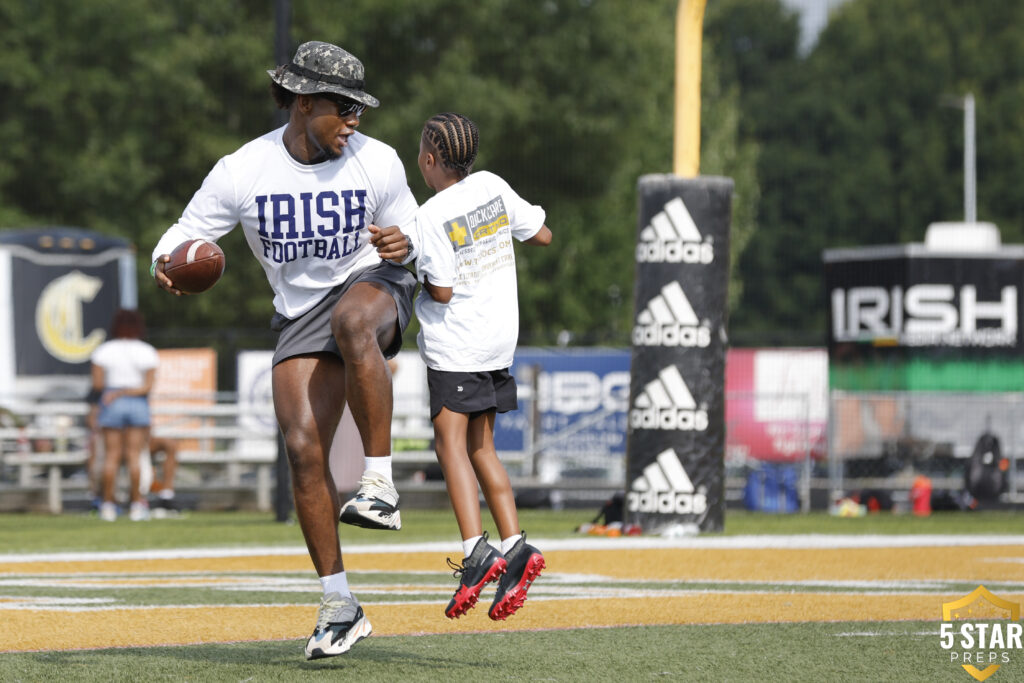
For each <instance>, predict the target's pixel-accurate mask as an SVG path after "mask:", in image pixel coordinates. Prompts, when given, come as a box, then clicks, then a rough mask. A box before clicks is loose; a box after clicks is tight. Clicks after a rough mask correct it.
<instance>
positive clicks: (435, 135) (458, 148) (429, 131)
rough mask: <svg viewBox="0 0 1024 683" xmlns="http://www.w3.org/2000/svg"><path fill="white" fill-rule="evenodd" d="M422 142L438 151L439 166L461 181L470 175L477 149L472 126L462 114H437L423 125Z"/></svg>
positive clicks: (478, 137) (478, 143) (477, 140)
mask: <svg viewBox="0 0 1024 683" xmlns="http://www.w3.org/2000/svg"><path fill="white" fill-rule="evenodd" d="M423 139H424V140H425V141H426V142H428V143H430V145H431V146H432V147H433V148H434V149H435V150H436V151H437V154H438V156H439V157H440V159H441V164H442V165H443V166H444V167H445V168H450V169H451V170H452V171H454V172H455V175H456V176H458V178H459V179H460V180H461V179H462V178H465V177H466V176H468V175H469V172H470V171H471V170H472V169H473V162H474V161H476V152H477V148H478V147H479V146H480V134H479V132H478V131H477V128H476V124H475V123H473V122H472V121H471V120H469V119H468V118H466V117H465V116H463V115H462V114H454V113H452V112H445V113H444V114H438V115H436V116H432V117H431V118H430V119H428V120H427V122H426V124H424V126H423Z"/></svg>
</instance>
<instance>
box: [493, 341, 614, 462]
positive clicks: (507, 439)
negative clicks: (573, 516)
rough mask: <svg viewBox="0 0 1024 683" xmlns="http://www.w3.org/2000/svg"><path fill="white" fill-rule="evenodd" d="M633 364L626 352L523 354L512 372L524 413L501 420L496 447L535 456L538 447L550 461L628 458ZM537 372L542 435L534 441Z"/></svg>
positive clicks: (505, 415) (529, 350) (542, 351)
mask: <svg viewBox="0 0 1024 683" xmlns="http://www.w3.org/2000/svg"><path fill="white" fill-rule="evenodd" d="M629 363H630V351H629V350H626V349H578V348H576V349H565V350H561V349H539V348H530V347H524V348H521V349H518V350H517V351H516V356H515V362H514V363H513V365H512V369H511V372H512V374H513V376H514V377H515V378H516V383H517V384H518V385H519V396H520V402H519V410H516V411H513V412H509V413H503V414H499V415H498V416H497V419H496V420H495V427H494V442H495V446H496V447H497V449H498V450H499V451H529V450H531V446H532V445H533V444H535V445H536V447H537V450H538V451H539V452H540V453H541V455H542V456H544V457H545V458H548V457H556V458H562V459H565V458H570V459H571V457H573V456H586V457H587V458H590V459H594V458H595V457H596V458H597V459H601V458H602V457H604V458H607V457H616V458H621V457H623V456H624V455H625V452H626V429H627V420H628V417H627V413H628V408H629V381H630V377H629ZM535 371H536V372H538V373H539V375H538V377H537V381H536V386H537V387H538V394H539V395H538V397H537V401H538V403H537V406H536V408H537V410H538V411H539V414H538V418H539V420H538V424H539V429H538V433H537V434H535V435H534V434H531V433H530V430H529V419H530V414H531V412H532V411H533V410H534V405H533V403H532V401H533V398H532V396H531V388H532V386H533V382H532V379H531V378H532V377H533V374H534V372H535ZM531 441H532V444H531V443H530V442H531ZM621 476H622V474H621V473H620V474H619V477H621Z"/></svg>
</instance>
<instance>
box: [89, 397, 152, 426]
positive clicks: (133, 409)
mask: <svg viewBox="0 0 1024 683" xmlns="http://www.w3.org/2000/svg"><path fill="white" fill-rule="evenodd" d="M96 424H98V425H99V426H100V427H107V428H109V429H124V428H125V427H148V426H149V399H148V398H146V397H145V396H121V397H119V398H115V399H114V400H113V401H111V402H110V403H106V404H104V403H102V402H100V413H99V415H97V416H96Z"/></svg>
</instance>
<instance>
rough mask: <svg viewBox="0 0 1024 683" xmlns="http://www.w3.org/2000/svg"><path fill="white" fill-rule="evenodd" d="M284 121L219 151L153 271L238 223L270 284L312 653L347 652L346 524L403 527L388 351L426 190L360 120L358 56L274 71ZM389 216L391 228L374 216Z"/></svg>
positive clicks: (357, 619) (314, 47)
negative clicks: (335, 448)
mask: <svg viewBox="0 0 1024 683" xmlns="http://www.w3.org/2000/svg"><path fill="white" fill-rule="evenodd" d="M268 73H269V75H270V77H271V80H272V81H273V83H272V85H271V88H272V90H273V94H274V99H275V101H276V102H277V104H278V106H279V107H280V108H282V109H286V110H287V111H288V113H289V120H288V124H287V125H286V126H284V127H283V128H279V129H277V130H275V131H272V132H270V133H267V134H266V135H264V136H262V137H260V138H257V139H255V140H253V141H251V142H249V143H247V144H245V145H243V146H242V147H241V148H240V149H239V150H238V151H236V152H234V153H233V154H229V155H228V156H226V157H224V158H222V159H221V160H220V161H218V162H217V164H216V166H214V168H213V170H212V171H211V172H210V174H209V175H208V176H207V177H206V180H205V181H204V182H203V185H202V187H201V188H200V189H199V191H198V192H196V194H195V196H194V197H193V198H192V201H191V202H189V204H188V206H187V207H186V208H185V211H184V213H183V214H182V216H181V218H180V219H179V220H178V222H177V223H176V224H175V225H173V226H172V227H171V228H170V229H168V231H167V232H166V233H165V234H164V236H163V237H162V238H161V240H160V241H159V243H158V244H157V245H156V248H155V249H154V250H153V260H154V270H155V277H156V280H157V283H158V284H159V286H160V287H162V288H163V289H166V290H168V291H170V292H172V293H174V294H178V295H180V294H181V292H180V291H179V290H177V289H176V288H175V287H174V283H173V282H172V281H171V280H170V279H169V278H168V277H167V275H166V274H165V272H164V267H165V264H166V262H167V261H168V260H169V258H170V257H169V256H168V254H169V253H170V252H171V251H173V249H174V248H175V247H176V246H177V245H179V244H181V243H182V242H184V241H185V240H188V239H194V238H203V239H209V240H216V239H217V238H219V237H221V236H223V235H224V234H226V233H227V232H229V231H230V230H232V229H233V228H234V227H235V226H236V225H238V224H241V226H242V230H243V232H244V233H245V239H246V241H247V242H248V243H249V247H250V249H251V250H252V252H253V254H254V255H255V256H256V258H257V260H259V262H260V264H261V265H262V266H263V270H264V271H265V272H266V275H267V279H268V281H269V282H270V285H271V287H272V288H273V290H274V307H275V308H276V310H277V314H276V315H275V316H274V319H273V321H272V322H271V327H272V328H273V329H275V330H277V331H279V332H280V336H279V339H278V343H277V350H276V351H275V353H274V369H273V393H274V408H275V411H276V414H277V419H278V422H279V423H280V426H281V430H282V432H283V434H284V437H285V443H286V446H287V450H288V460H289V464H290V466H291V472H292V482H293V491H294V495H295V510H296V514H297V516H298V519H299V524H300V526H301V527H302V533H303V535H304V536H305V539H306V545H307V547H308V548H309V553H310V557H311V559H312V561H313V565H314V567H315V568H316V571H317V573H318V574H319V576H320V581H321V584H322V586H323V593H324V595H323V599H322V601H321V604H320V612H319V617H318V619H317V626H316V629H315V630H314V632H313V635H312V636H311V637H310V638H309V640H308V642H307V643H306V656H307V658H309V659H317V658H320V657H331V656H334V655H339V654H342V653H344V652H347V651H348V649H349V648H350V647H351V646H352V645H353V644H355V643H356V642H357V641H359V640H361V639H362V638H364V637H366V636H368V635H369V634H370V632H371V626H370V622H369V621H368V620H367V619H366V618H365V616H364V615H363V610H362V608H361V607H360V606H359V603H358V601H357V600H356V599H355V598H354V597H353V596H352V594H351V591H350V590H349V587H348V579H347V577H346V574H345V571H344V566H343V564H342V557H341V545H340V543H339V540H338V530H337V523H338V519H339V516H340V517H341V519H342V521H345V522H349V523H352V524H357V525H359V526H366V527H371V528H384V529H398V528H400V527H401V517H400V515H399V511H398V493H397V491H396V490H395V488H394V484H393V482H392V479H391V455H390V454H391V412H392V389H391V375H390V373H389V371H388V367H387V363H386V360H385V359H386V358H390V357H391V356H394V355H395V354H396V353H397V352H398V350H399V348H401V345H402V332H403V331H404V330H405V327H406V325H407V324H408V322H409V317H410V315H411V310H412V294H413V290H414V289H415V286H416V281H415V278H414V277H413V275H412V274H411V273H410V272H409V271H408V270H406V269H405V268H403V267H401V265H398V264H402V263H407V262H409V261H411V260H412V258H414V256H415V254H414V252H413V243H412V240H410V239H409V238H408V237H407V236H406V234H404V233H403V230H402V229H403V228H404V229H405V230H406V231H408V230H409V229H410V227H411V226H412V225H413V217H414V213H415V211H416V208H417V207H416V201H415V199H414V198H413V196H412V193H411V192H410V190H409V186H408V182H407V180H406V176H405V170H404V168H403V166H402V162H401V160H400V159H399V158H398V154H397V153H396V152H395V150H394V149H392V148H391V147H389V146H388V145H385V144H384V143H382V142H379V141H378V140H374V139H373V138H370V137H367V136H365V135H363V134H362V133H359V132H357V130H356V128H357V127H358V126H359V122H360V116H361V115H362V114H363V111H364V110H365V109H366V107H376V106H378V105H379V104H380V103H379V102H378V100H377V99H376V98H375V97H373V96H372V95H370V94H369V93H367V92H366V91H365V83H364V72H363V65H362V63H361V62H360V61H359V60H358V59H356V58H355V57H354V56H352V55H351V54H349V53H348V52H346V51H345V50H342V49H341V48H339V47H337V46H335V45H331V44H329V43H322V42H316V41H313V42H308V43H304V44H302V45H301V46H299V49H298V51H297V52H296V53H295V57H294V58H293V59H292V62H291V63H290V64H286V65H283V66H280V67H278V68H277V69H276V70H275V71H269V72H268ZM378 226H386V227H378ZM346 399H347V401H348V405H349V407H350V409H351V411H352V415H353V417H354V419H355V422H356V425H357V427H358V428H359V434H360V437H361V440H362V443H363V450H364V453H365V456H366V472H365V474H364V476H363V479H362V481H361V482H360V483H361V486H360V490H359V493H358V494H357V495H356V497H355V498H353V499H352V500H350V501H348V503H346V504H345V505H344V507H342V505H341V503H340V500H339V497H338V492H337V489H336V487H335V486H334V483H333V480H332V477H331V474H330V468H329V464H328V457H329V453H330V450H331V440H332V439H333V436H334V434H335V431H336V429H337V426H338V422H339V420H340V419H341V415H342V410H343V408H344V406H345V403H346Z"/></svg>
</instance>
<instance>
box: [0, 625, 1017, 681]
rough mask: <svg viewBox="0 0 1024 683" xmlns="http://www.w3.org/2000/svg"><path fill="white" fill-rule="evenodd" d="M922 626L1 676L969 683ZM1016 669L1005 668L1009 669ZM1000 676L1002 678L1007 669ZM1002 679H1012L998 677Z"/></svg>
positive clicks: (550, 639) (9, 660)
mask: <svg viewBox="0 0 1024 683" xmlns="http://www.w3.org/2000/svg"><path fill="white" fill-rule="evenodd" d="M937 633H938V627H937V625H936V624H934V623H927V622H896V623H887V624H881V625H879V624H876V623H862V622H847V623H842V624H768V625H738V626H722V625H716V626H702V625H694V626H646V627H623V628H615V629H570V630H563V631H540V632H507V633H500V634H464V635H453V636H433V637H405V636H402V637H386V638H380V637H377V638H370V639H368V640H366V641H364V642H362V643H359V644H358V645H357V646H356V649H353V650H352V652H351V653H350V654H348V655H346V656H343V657H336V658H333V659H326V660H319V661H315V662H306V661H304V660H303V659H301V648H302V642H301V641H299V640H294V641H284V642H260V643H236V644H227V645H201V646H193V647H157V648H123V649H110V650H94V651H82V652H38V653H26V654H7V655H4V656H3V658H2V659H0V679H2V680H5V681H42V680H50V679H53V678H55V677H56V678H59V679H61V680H74V681H80V682H82V683H88V682H91V681H96V682H98V683H109V682H111V681H135V680H145V681H185V680H187V681H253V682H259V683H262V682H264V681H295V680H302V681H326V680H332V681H333V680H338V679H339V678H342V677H344V678H345V679H348V680H357V681H360V682H361V683H374V682H377V681H380V682H382V683H383V682H386V683H392V682H394V681H402V682H403V683H418V682H420V681H423V682H430V683H433V682H434V681H439V680H443V681H452V682H457V681H481V680H497V681H511V680H516V681H522V680H527V681H588V682H589V681H643V680H670V681H680V680H685V681H727V680H728V681H764V680H769V679H771V678H775V679H778V680H784V681H815V682H817V681H841V680H842V681H941V680H949V681H956V680H969V678H968V677H967V674H966V673H964V672H963V670H962V669H960V667H959V666H957V665H955V664H951V663H950V662H949V656H948V654H946V653H944V652H943V651H942V650H941V649H940V648H939V645H938V642H939V641H938V635H937ZM1011 668H1016V669H1017V672H1018V673H1019V671H1020V669H1019V665H1018V666H1017V667H1009V666H1007V669H1011ZM1005 673H1011V671H1006V672H1005ZM1005 680H1010V678H1006V679H1005Z"/></svg>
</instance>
